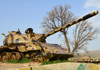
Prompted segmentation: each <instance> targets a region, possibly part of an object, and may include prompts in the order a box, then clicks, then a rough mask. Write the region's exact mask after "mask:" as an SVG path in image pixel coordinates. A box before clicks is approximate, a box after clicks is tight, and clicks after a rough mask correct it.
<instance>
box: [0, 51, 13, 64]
mask: <svg viewBox="0 0 100 70" xmlns="http://www.w3.org/2000/svg"><path fill="white" fill-rule="evenodd" d="M10 54H11V53H9V52H3V53H2V54H1V61H2V62H6V61H8V60H9V59H10Z"/></svg>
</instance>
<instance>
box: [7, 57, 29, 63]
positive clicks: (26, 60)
mask: <svg viewBox="0 0 100 70" xmlns="http://www.w3.org/2000/svg"><path fill="white" fill-rule="evenodd" d="M28 62H30V60H29V59H28V58H23V59H21V60H8V61H7V63H28Z"/></svg>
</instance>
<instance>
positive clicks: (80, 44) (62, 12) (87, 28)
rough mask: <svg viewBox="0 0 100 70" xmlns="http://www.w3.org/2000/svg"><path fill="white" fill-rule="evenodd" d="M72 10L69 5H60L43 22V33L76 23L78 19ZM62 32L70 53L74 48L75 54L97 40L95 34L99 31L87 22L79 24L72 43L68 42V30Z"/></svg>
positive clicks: (74, 31)
mask: <svg viewBox="0 0 100 70" xmlns="http://www.w3.org/2000/svg"><path fill="white" fill-rule="evenodd" d="M70 8H71V7H70V6H69V5H65V6H61V5H59V6H55V7H54V8H53V9H52V10H51V11H50V12H48V13H47V16H46V17H45V18H44V22H42V27H43V29H44V30H43V32H44V33H48V32H50V31H52V30H55V29H57V28H58V27H62V26H64V25H66V24H68V23H70V22H72V21H74V20H75V18H76V17H75V16H74V15H73V13H72V12H71V11H69V9H70ZM60 32H61V33H62V35H64V39H65V43H66V45H67V49H68V51H69V52H71V47H72V48H73V49H72V53H74V52H76V51H78V50H79V49H83V48H84V46H85V45H86V44H87V43H88V42H89V41H91V40H93V39H95V37H94V34H95V33H96V32H97V30H94V29H93V27H92V26H91V25H90V23H89V22H87V21H84V22H82V23H80V24H77V25H76V27H75V29H74V30H73V37H74V40H73V41H72V42H71V41H69V40H68V28H67V29H63V30H61V31H60Z"/></svg>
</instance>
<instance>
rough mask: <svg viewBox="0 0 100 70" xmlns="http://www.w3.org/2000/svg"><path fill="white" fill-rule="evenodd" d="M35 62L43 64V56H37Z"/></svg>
mask: <svg viewBox="0 0 100 70" xmlns="http://www.w3.org/2000/svg"><path fill="white" fill-rule="evenodd" d="M33 60H34V61H36V62H43V57H42V56H41V55H37V56H36V57H34V58H33Z"/></svg>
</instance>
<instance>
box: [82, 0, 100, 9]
mask: <svg viewBox="0 0 100 70" xmlns="http://www.w3.org/2000/svg"><path fill="white" fill-rule="evenodd" d="M84 7H95V8H97V9H100V0H87V2H86V3H85V6H84Z"/></svg>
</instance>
